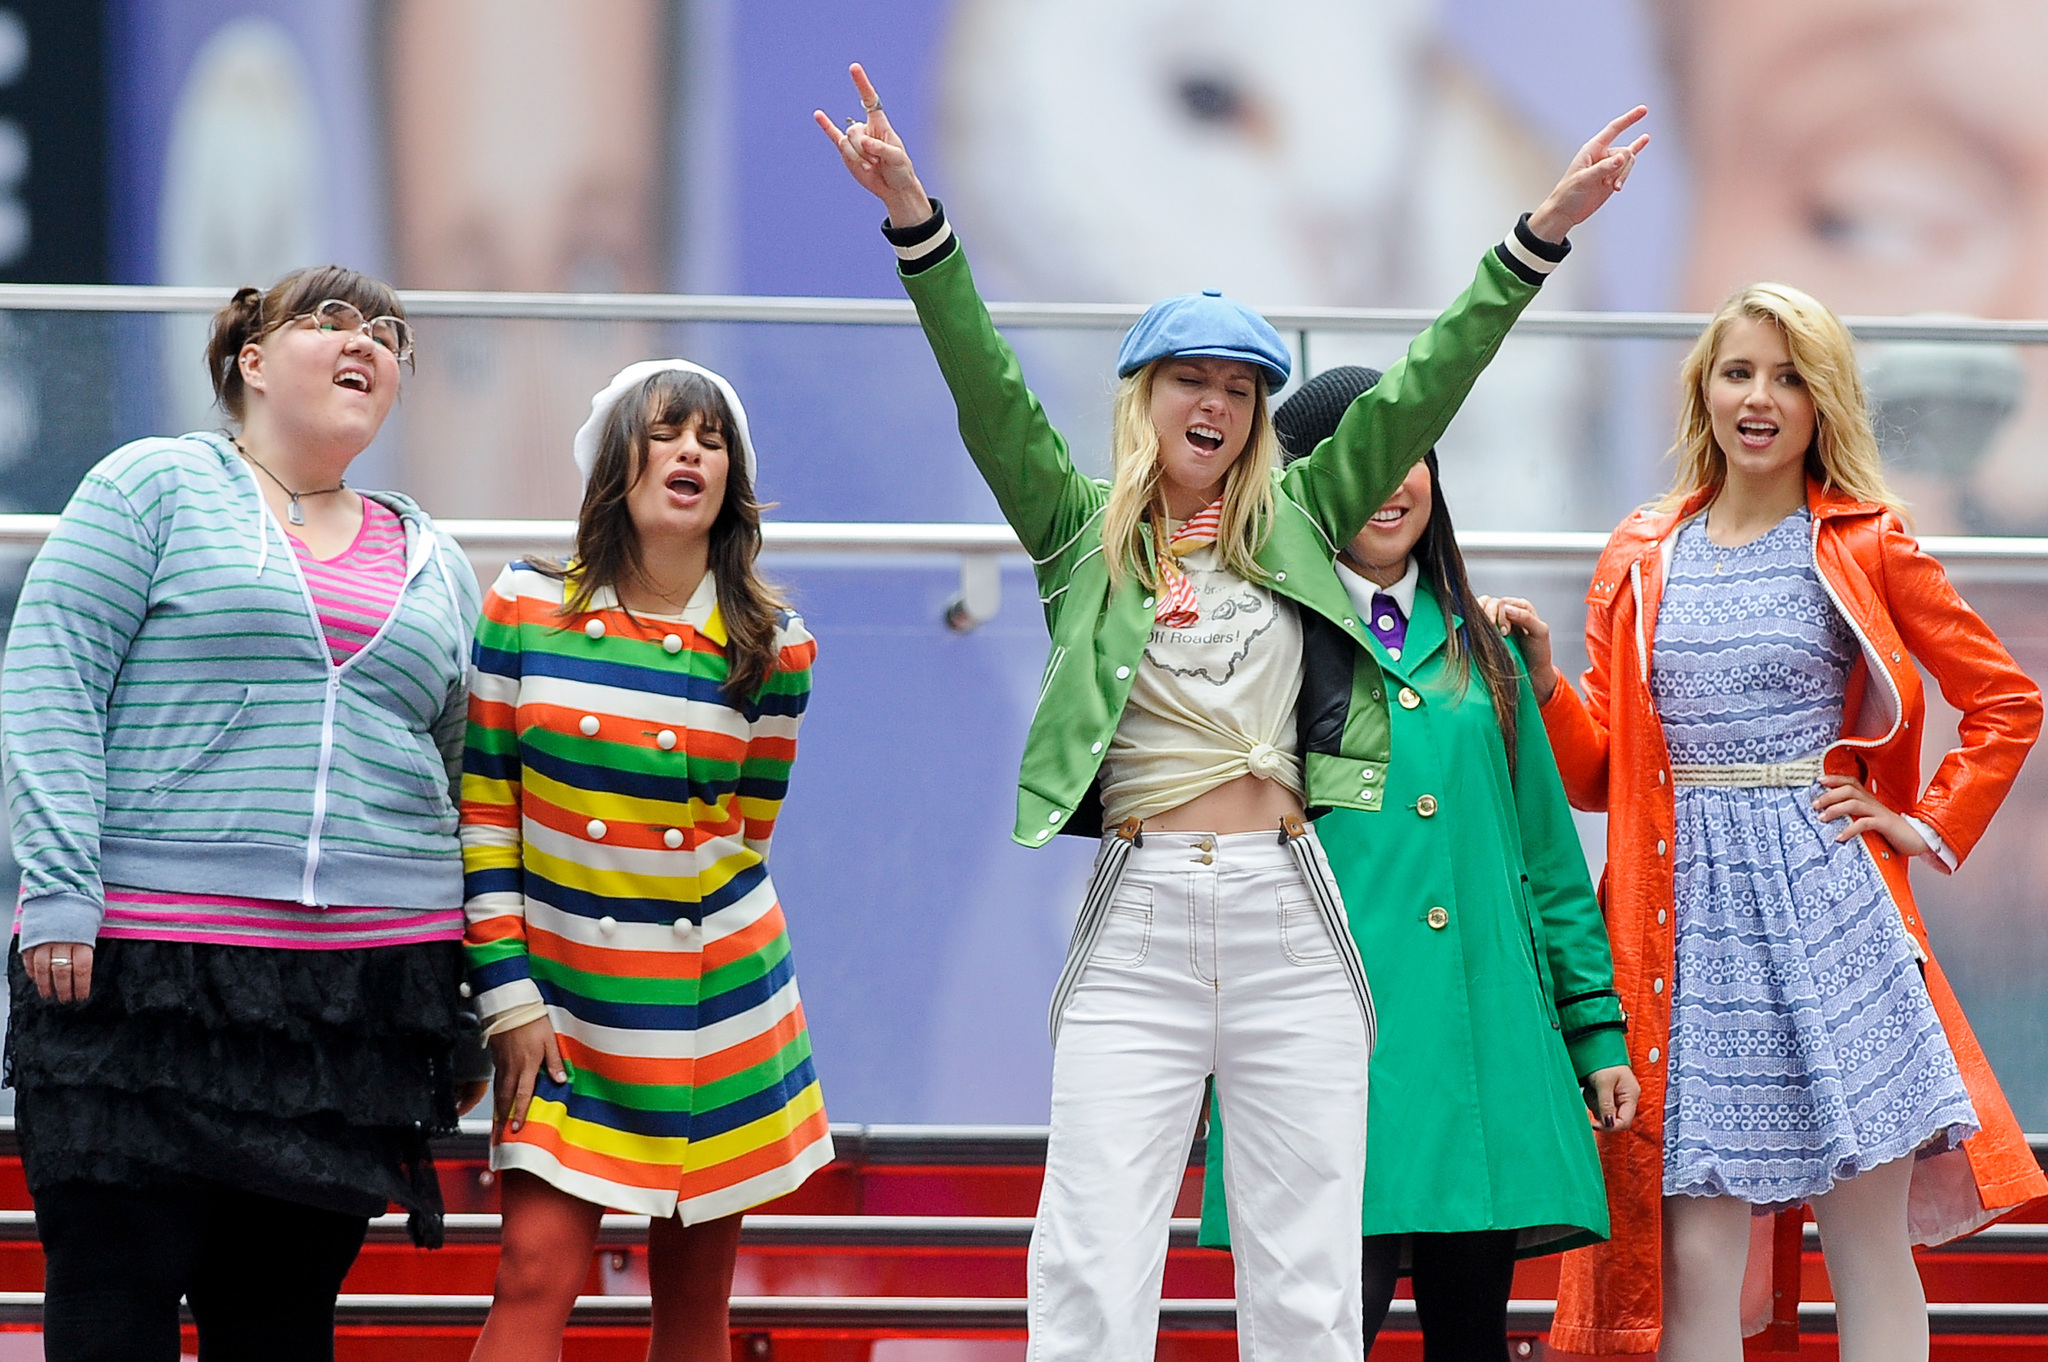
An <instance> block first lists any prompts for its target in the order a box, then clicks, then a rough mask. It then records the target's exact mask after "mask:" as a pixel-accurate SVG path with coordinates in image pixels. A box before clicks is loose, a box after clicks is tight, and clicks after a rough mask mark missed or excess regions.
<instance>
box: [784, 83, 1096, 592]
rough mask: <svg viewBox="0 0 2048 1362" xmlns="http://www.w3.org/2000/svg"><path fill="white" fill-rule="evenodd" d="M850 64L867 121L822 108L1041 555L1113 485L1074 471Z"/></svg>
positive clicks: (957, 399) (829, 132) (997, 486)
mask: <svg viewBox="0 0 2048 1362" xmlns="http://www.w3.org/2000/svg"><path fill="white" fill-rule="evenodd" d="M851 69H852V74H853V85H854V90H855V91H856V92H857V93H858V94H859V96H860V101H861V107H862V110H863V112H864V113H865V114H866V120H865V121H864V122H863V121H852V120H849V125H848V127H847V128H846V129H845V130H844V131H843V132H842V131H841V130H840V129H839V128H837V127H835V126H834V125H833V123H832V120H831V119H830V118H829V117H827V116H826V114H825V112H824V111H823V110H818V111H816V112H815V113H814V114H813V117H814V118H815V119H816V120H817V123H818V126H819V127H820V128H822V129H824V131H825V135H826V136H827V137H829V138H831V139H832V142H833V145H834V146H835V147H836V148H837V149H838V151H839V155H840V159H841V160H842V161H844V162H845V164H846V169H847V172H848V173H849V174H851V175H852V176H853V178H854V180H855V182H856V183H858V184H859V185H860V186H861V187H862V188H863V189H866V190H867V191H868V192H869V193H871V194H873V195H874V196H875V197H876V198H878V199H880V200H881V201H882V203H883V204H884V206H885V207H886V208H887V209H888V213H889V218H888V222H887V223H886V224H885V225H884V227H883V233H884V235H885V236H887V237H888V239H889V241H890V243H891V244H892V245H893V246H894V247H895V248H896V254H897V256H898V257H899V264H898V272H899V274H900V275H901V277H902V280H903V287H904V289H905V291H906V292H908V293H909V294H910V299H911V302H912V303H914V304H915V305H916V307H917V315H918V320H919V321H920V322H922V323H923V325H924V333H925V339H926V340H928V341H929V342H930V343H931V347H932V355H933V357H934V358H935V359H936V360H937V361H938V364H939V372H940V373H941V374H942V375H943V376H944V378H945V380H946V386H947V388H948V389H950V390H951V391H952V394H953V404H954V406H955V408H956V409H957V410H958V412H959V418H960V438H961V441H962V442H963V443H964V444H965V445H966V446H967V452H968V454H969V455H971V456H972V457H973V459H974V463H975V467H977V468H978V469H980V471H981V475H982V478H983V479H984V480H985V481H986V482H987V483H988V485H989V490H990V491H992V492H994V493H995V497H996V502H997V504H998V505H1000V506H1001V507H1002V511H1003V516H1004V518H1005V519H1007V520H1008V521H1009V522H1010V526H1011V528H1012V529H1014V530H1016V531H1017V537H1018V538H1019V539H1021V540H1023V541H1024V547H1025V548H1026V549H1027V550H1029V551H1030V553H1031V555H1032V556H1033V557H1034V558H1044V557H1046V556H1048V555H1049V554H1051V553H1054V552H1055V551H1057V549H1058V548H1059V547H1060V546H1061V545H1063V544H1066V543H1067V542H1069V541H1070V540H1072V539H1073V537H1074V536H1075V534H1077V533H1078V532H1079V531H1080V530H1081V529H1082V528H1083V527H1084V526H1085V525H1086V523H1087V521H1088V520H1089V519H1090V518H1091V517H1092V516H1093V515H1094V514H1095V512H1096V511H1097V510H1098V509H1100V507H1101V505H1102V501H1103V498H1104V493H1103V492H1102V490H1101V489H1100V488H1099V487H1098V486H1097V485H1096V484H1095V483H1094V482H1093V481H1092V480H1090V479H1088V478H1085V477H1083V476H1082V475H1081V474H1080V473H1079V472H1077V471H1076V470H1075V469H1074V466H1073V461H1072V460H1071V459H1070V458H1069V457H1068V455H1067V444H1066V441H1065V440H1064V439H1062V438H1061V437H1060V434H1059V432H1058V431H1056V430H1054V429H1053V427H1052V423H1051V422H1050V421H1049V420H1047V419H1046V415H1045V409H1044V408H1043V407H1042V406H1040V404H1039V401H1038V399H1037V397H1035V396H1034V395H1033V394H1032V392H1031V390H1030V388H1028V387H1027V386H1026V385H1025V383H1024V374H1023V370H1022V368H1021V367H1020V366H1019V365H1018V363H1017V356H1016V354H1015V353H1014V352H1013V351H1012V350H1011V349H1010V346H1009V344H1008V342H1006V341H1004V339H1003V338H1002V336H1001V335H1000V334H999V333H998V332H997V331H996V328H995V323H994V322H993V321H992V320H991V319H990V318H989V315H988V308H987V307H986V306H984V305H983V303H982V301H981V295H980V294H979V293H978V292H977V291H976V290H975V287H974V276H973V275H972V274H970V273H969V272H968V269H967V261H966V258H965V256H963V255H962V254H961V251H960V242H959V239H958V238H957V237H955V236H954V235H953V229H952V226H951V225H950V224H949V223H948V222H947V221H946V219H945V211H944V209H943V208H942V207H941V206H940V205H939V204H938V203H936V202H935V201H933V200H932V199H931V198H930V197H928V196H927V195H926V194H925V191H924V185H923V184H922V183H921V182H920V181H919V180H918V178H917V171H916V168H915V167H914V166H913V165H912V164H911V160H910V153H909V152H908V151H906V150H904V146H903V139H902V138H901V137H900V136H899V135H898V134H897V132H896V130H895V128H893V127H892V126H891V125H890V123H889V116H888V113H887V111H886V110H884V109H883V107H882V99H881V96H880V95H879V94H878V93H877V92H876V90H875V87H874V85H873V84H872V83H871V82H870V81H869V80H868V77H867V72H865V71H863V70H862V69H861V67H860V66H859V65H858V64H855V65H854V66H853V67H852V68H851Z"/></svg>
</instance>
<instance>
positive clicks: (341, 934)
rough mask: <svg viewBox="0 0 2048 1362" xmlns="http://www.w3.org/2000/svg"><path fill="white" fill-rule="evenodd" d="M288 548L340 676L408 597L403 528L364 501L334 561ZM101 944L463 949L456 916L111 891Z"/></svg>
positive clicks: (454, 909) (450, 911)
mask: <svg viewBox="0 0 2048 1362" xmlns="http://www.w3.org/2000/svg"><path fill="white" fill-rule="evenodd" d="M288 537H289V536H288ZM291 544H292V549H293V551H294V552H295V553H296V554H297V555H298V559H299V570H300V571H301V572H303V573H304V574H305V577H306V588H307V590H309V591H310V592H311V593H312V595H313V609H314V611H315V613H317V614H318V615H319V617H320V629H321V632H322V633H323V634H324V635H325V636H326V640H327V650H328V652H329V653H330V654H331V655H332V656H333V658H334V663H335V665H336V666H340V665H341V664H342V663H344V662H346V661H348V659H349V658H351V657H353V656H355V655H356V654H357V653H358V652H360V651H362V649H363V647H364V645H366V644H368V643H369V641H370V640H371V639H373V638H375V637H376V636H377V631H378V630H379V629H381V628H383V627H384V621H385V620H386V619H388V618H389V617H390V615H391V612H392V610H393V609H395V608H396V607H397V605H398V598H399V596H400V595H401V594H403V593H404V591H405V525H404V524H403V522H401V521H400V520H399V518H398V516H397V514H396V513H395V512H393V511H392V510H390V508H388V507H386V506H383V505H381V504H379V503H377V502H375V501H372V500H370V499H369V498H368V497H364V498H363V524H362V528H361V529H359V530H357V531H356V537H355V541H354V542H353V543H351V544H350V545H349V546H348V547H347V548H345V549H343V550H342V551H341V552H340V553H339V554H337V555H335V556H334V557H332V558H328V559H325V560H322V559H319V558H315V557H314V556H313V555H312V553H311V552H310V551H309V550H308V549H307V548H306V546H305V545H304V544H302V543H300V542H299V541H298V540H297V539H296V538H292V540H291ZM100 935H101V936H111V937H128V938H139V939H143V940H149V941H191V942H200V943H204V944H208V945H219V946H269V947H272V948H281V949H285V950H354V949H360V948H363V947H369V946H405V945H413V944H416V943H419V942H423V941H459V940H461V938H462V908H461V906H460V905H450V906H449V907H447V908H424V909H422V908H339V907H337V908H310V907H307V906H306V905H305V904H301V903H291V902H288V901H285V900H282V899H250V898H241V897H238V896H236V895H233V894H193V893H165V892H161V891H158V890H151V889H129V888H124V887H121V886H117V885H111V884H110V885H108V886H107V915H106V917H105V919H104V920H103V921H102V922H101V924H100Z"/></svg>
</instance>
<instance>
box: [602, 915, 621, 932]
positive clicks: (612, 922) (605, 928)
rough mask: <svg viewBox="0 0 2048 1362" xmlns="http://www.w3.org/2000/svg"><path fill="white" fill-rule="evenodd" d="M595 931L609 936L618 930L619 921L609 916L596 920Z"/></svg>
mask: <svg viewBox="0 0 2048 1362" xmlns="http://www.w3.org/2000/svg"><path fill="white" fill-rule="evenodd" d="M597 929H598V930H599V931H600V932H603V933H604V934H605V935H606V936H610V935H611V934H612V933H613V932H616V931H617V930H618V929H619V920H618V919H617V918H615V917H610V916H606V917H601V918H599V919H598V920H597Z"/></svg>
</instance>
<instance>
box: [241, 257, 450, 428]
mask: <svg viewBox="0 0 2048 1362" xmlns="http://www.w3.org/2000/svg"><path fill="white" fill-rule="evenodd" d="M329 298H339V299H341V301H343V302H344V303H347V304H349V305H350V306H352V307H354V308H355V309H356V311H358V312H360V313H362V314H363V315H364V316H365V317H400V318H402V317H404V316H405V304H403V303H401V302H399V301H398V294H397V292H396V291H394V290H393V289H392V287H391V285H389V284H387V283H385V282H384V281H383V280H382V279H375V278H372V277H371V276H369V275H367V274H364V273H362V272H361V271H360V270H352V269H349V268H348V267H347V266H345V265H308V266H307V267H306V268H304V269H300V270H293V271H292V272H291V273H290V274H287V275H286V276H285V277H284V278H282V279H280V280H278V281H277V282H276V283H274V284H272V285H271V286H270V287H269V288H268V289H258V288H255V287H253V286H251V285H248V284H244V285H243V286H242V287H240V288H238V289H236V290H235V296H234V297H233V298H231V299H229V300H228V305H227V306H226V307H224V308H222V309H221V310H220V311H218V312H216V313H214V314H213V331H212V334H211V335H209V336H208V337H207V341H206V372H207V376H208V377H210V378H211V379H212V380H213V397H214V400H215V401H216V402H218V403H220V408H221V410H222V411H224V412H226V413H227V414H228V415H229V416H231V417H233V418H234V419H235V420H237V421H239V420H241V419H242V407H243V404H244V398H245V396H246V389H244V387H243V385H242V363H241V360H242V347H243V346H245V345H247V344H248V343H249V342H250V341H260V340H262V339H263V338H264V337H265V336H267V335H269V334H270V333H271V332H273V331H275V330H277V329H278V328H279V327H280V326H283V325H284V324H285V323H286V322H288V321H290V320H291V319H292V318H294V317H299V316H303V315H305V314H306V313H308V312H311V311H312V310H313V309H314V308H316V307H318V306H320V304H322V303H324V302H326V301H327V300H328V299H329ZM410 364H411V361H410V360H408V361H407V365H408V367H410Z"/></svg>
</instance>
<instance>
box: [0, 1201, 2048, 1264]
mask: <svg viewBox="0 0 2048 1362" xmlns="http://www.w3.org/2000/svg"><path fill="white" fill-rule="evenodd" d="M1032 1224H1033V1221H1032V1218H1031V1217H1030V1216H1028V1215H772V1214H770V1215H758V1214H749V1215H748V1216H747V1218H746V1221H745V1223H744V1224H743V1225H742V1227H741V1229H740V1243H741V1245H742V1246H744V1247H746V1248H755V1249H769V1248H805V1249H830V1250H836V1251H840V1252H855V1253H859V1252H875V1253H893V1252H896V1251H899V1250H902V1249H963V1250H984V1251H989V1250H993V1251H1010V1252H1017V1253H1022V1252H1023V1251H1024V1250H1025V1249H1027V1248H1029V1247H1030V1245H1031V1227H1032ZM406 1225H407V1217H406V1216H403V1215H380V1216H375V1217H373V1218H372V1219H371V1221H370V1228H369V1231H368V1233H367V1236H366V1237H365V1239H364V1242H365V1243H367V1244H381V1245H386V1246H398V1247H404V1246H407V1245H410V1244H411V1243H412V1235H411V1233H410V1231H409V1230H408V1229H407V1228H406ZM1201 1226H1202V1222H1201V1221H1200V1220H1197V1219H1195V1218H1194V1217H1192V1216H1176V1217H1175V1218H1174V1219H1173V1220H1171V1221H1169V1222H1168V1223H1167V1241H1166V1242H1167V1247H1169V1248H1174V1249H1191V1248H1199V1247H1200V1244H1199V1243H1198V1242H1197V1236H1198V1234H1199V1232H1200V1230H1201ZM647 1229H648V1218H647V1217H646V1216H644V1215H606V1216H605V1217H603V1219H602V1220H601V1221H600V1222H599V1225H598V1232H597V1241H596V1245H595V1246H596V1247H597V1248H598V1249H600V1250H617V1249H637V1248H644V1247H645V1246H646V1244H647ZM502 1230H503V1221H502V1219H501V1218H500V1217H499V1216H497V1215H495V1214H485V1213H473V1212H451V1213H450V1214H448V1215H447V1216H444V1217H443V1219H442V1232H443V1234H444V1235H445V1236H446V1238H447V1242H448V1243H450V1244H483V1245H490V1244H495V1243H497V1242H498V1240H499V1238H500V1236H501V1233H502ZM35 1239H36V1217H35V1212H34V1211H0V1244H26V1243H31V1242H34V1241H35ZM1805 1246H1806V1250H1807V1252H1809V1253H1818V1252H1819V1251H1820V1227H1819V1226H1818V1225H1815V1224H1813V1223H1811V1222H1808V1224H1807V1225H1806V1227H1805ZM1918 1252H1921V1253H1938V1254H1941V1255H1942V1256H1944V1257H1984V1258H2003V1257H2012V1256H2029V1257H2031V1256H2036V1255H2044V1254H2048V1224H2032V1223H2018V1224H2011V1223H2008V1224H1998V1225H1987V1226H1985V1227H1984V1228H1983V1229H1980V1230H1977V1231H1976V1232H1974V1233H1972V1234H1970V1235H1968V1236H1966V1237H1964V1238H1962V1239H1952V1240H1950V1241H1949V1242H1948V1243H1946V1244H1937V1245H1935V1246H1933V1247H1931V1248H1921V1249H1919V1250H1918Z"/></svg>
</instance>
